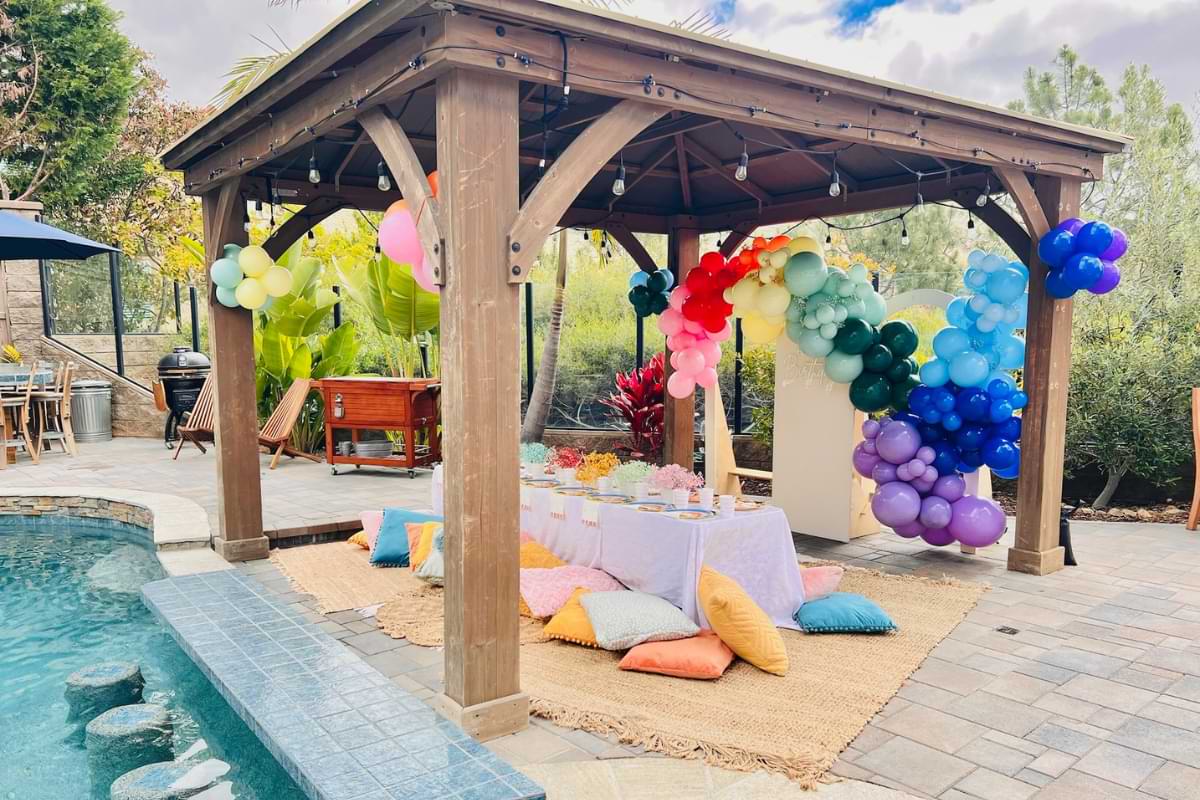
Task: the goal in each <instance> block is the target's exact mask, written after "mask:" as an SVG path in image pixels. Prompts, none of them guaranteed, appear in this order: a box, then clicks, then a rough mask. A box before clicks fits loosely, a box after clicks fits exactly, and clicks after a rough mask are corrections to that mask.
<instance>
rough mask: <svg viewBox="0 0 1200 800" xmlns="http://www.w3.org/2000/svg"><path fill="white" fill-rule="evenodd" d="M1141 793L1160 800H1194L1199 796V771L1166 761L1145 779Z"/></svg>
mask: <svg viewBox="0 0 1200 800" xmlns="http://www.w3.org/2000/svg"><path fill="white" fill-rule="evenodd" d="M1141 791H1142V792H1143V793H1145V794H1149V795H1153V796H1154V797H1160V798H1162V800H1196V797H1197V795H1198V794H1200V769H1196V768H1195V767H1189V766H1186V765H1184V764H1176V763H1174V762H1173V761H1168V762H1166V763H1165V764H1163V765H1162V766H1161V767H1159V768H1158V769H1157V770H1155V772H1154V774H1153V775H1151V776H1150V777H1149V778H1147V779H1146V782H1145V783H1143V784H1142V786H1141Z"/></svg>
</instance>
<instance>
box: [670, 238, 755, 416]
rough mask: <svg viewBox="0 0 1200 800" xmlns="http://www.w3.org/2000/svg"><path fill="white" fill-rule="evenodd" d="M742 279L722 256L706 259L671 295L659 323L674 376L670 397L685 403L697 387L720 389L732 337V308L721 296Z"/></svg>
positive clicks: (711, 254) (710, 256) (716, 254)
mask: <svg viewBox="0 0 1200 800" xmlns="http://www.w3.org/2000/svg"><path fill="white" fill-rule="evenodd" d="M737 279H738V275H737V273H736V269H735V268H734V267H732V266H730V263H726V261H725V259H724V258H723V257H722V256H721V254H720V253H705V254H704V257H703V258H701V259H700V264H699V266H697V267H696V268H694V269H692V270H691V271H690V272H688V274H687V278H686V279H685V280H684V282H683V283H682V284H681V285H679V286H676V287H675V288H674V289H672V290H671V293H670V295H669V297H668V307H667V309H666V310H665V311H663V312H662V314H661V315H660V316H659V318H658V329H659V330H660V331H662V332H663V333H664V334H666V337H667V348H668V349H670V351H671V367H672V369H673V370H674V372H672V373H671V377H669V378H667V393H668V394H669V395H671V397H675V398H684V397H687V396H688V395H690V394H691V393H692V392H694V391H696V387H697V386H701V387H703V388H705V389H711V388H712V387H713V386H716V385H717V362H719V361H720V360H721V342H723V341H725V340H726V339H728V338H729V337H730V336H732V335H733V327H732V326H731V325H730V324H729V321H728V320H727V319H726V317H728V316H729V313H730V311H732V306H730V305H729V304H728V303H726V302H725V300H724V299H722V296H721V295H722V293H723V292H724V290H725V289H726V288H728V287H729V286H732V285H733V284H734V282H736V281H737Z"/></svg>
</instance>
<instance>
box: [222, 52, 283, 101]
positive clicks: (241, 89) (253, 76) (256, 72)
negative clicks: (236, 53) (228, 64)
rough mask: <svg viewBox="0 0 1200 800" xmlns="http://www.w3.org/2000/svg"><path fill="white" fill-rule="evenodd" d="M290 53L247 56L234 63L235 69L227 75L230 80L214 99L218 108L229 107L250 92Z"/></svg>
mask: <svg viewBox="0 0 1200 800" xmlns="http://www.w3.org/2000/svg"><path fill="white" fill-rule="evenodd" d="M288 55H290V54H289V53H286V52H282V51H279V52H274V53H268V54H267V55H264V56H245V57H243V58H239V59H238V60H237V61H236V62H234V64H233V67H232V68H230V70H229V71H228V72H226V73H225V75H224V77H226V78H228V80H227V81H226V82H225V85H224V86H222V87H221V91H219V92H217V96H216V97H214V98H213V103H215V104H216V105H217V106H218V107H220V106H225V105H228V104H229V103H232V102H233V101H234V100H236V99H238V98H239V97H241V96H242V95H244V94H245V93H246V92H248V91H249V90H250V88H251V87H252V86H254V84H256V83H258V81H259V80H260V79H261V78H262V77H263V76H264V75H266V74H267V73H268V72H270V71H271V70H272V69H274V67H275V65H276V64H278V63H279V62H280V61H282V60H283V59H285V58H287V57H288Z"/></svg>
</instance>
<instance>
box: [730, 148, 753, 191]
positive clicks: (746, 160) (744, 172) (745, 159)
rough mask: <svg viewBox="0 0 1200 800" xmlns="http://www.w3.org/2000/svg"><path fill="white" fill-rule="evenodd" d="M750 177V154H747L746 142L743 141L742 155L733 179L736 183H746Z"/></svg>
mask: <svg viewBox="0 0 1200 800" xmlns="http://www.w3.org/2000/svg"><path fill="white" fill-rule="evenodd" d="M749 176H750V154H749V153H748V152H746V140H745V139H743V140H742V155H741V157H740V158H739V159H738V165H737V169H736V170H734V172H733V179H734V180H736V181H739V182H741V181H744V180H746V178H748V177H749Z"/></svg>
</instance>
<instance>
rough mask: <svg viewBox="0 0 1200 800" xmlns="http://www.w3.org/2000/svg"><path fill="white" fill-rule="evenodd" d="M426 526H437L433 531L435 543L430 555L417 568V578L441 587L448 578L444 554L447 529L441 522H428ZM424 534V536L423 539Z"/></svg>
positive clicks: (431, 547)
mask: <svg viewBox="0 0 1200 800" xmlns="http://www.w3.org/2000/svg"><path fill="white" fill-rule="evenodd" d="M425 524H426V525H433V526H435V527H434V529H433V542H432V544H431V546H430V548H429V554H428V555H426V556H425V558H424V559H423V560H422V561H421V566H419V567H417V577H418V578H421V579H422V580H425V581H428V582H429V583H431V584H433V585H434V586H441V585H442V584H443V583H445V578H446V562H445V558H444V556H443V554H444V553H445V535H446V532H445V528H444V527H443V526H442V523H440V522H427V523H425ZM423 536H424V534H422V537H423Z"/></svg>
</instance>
